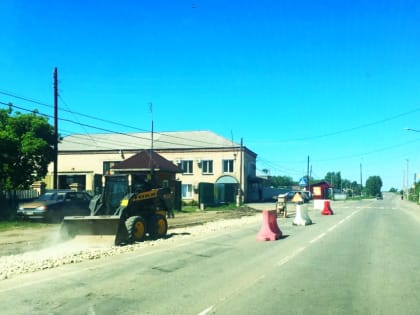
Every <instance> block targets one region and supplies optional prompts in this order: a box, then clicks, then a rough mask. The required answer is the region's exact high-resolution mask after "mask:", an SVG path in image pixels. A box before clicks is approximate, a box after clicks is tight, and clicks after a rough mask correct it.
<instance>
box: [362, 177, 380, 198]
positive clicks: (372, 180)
mask: <svg viewBox="0 0 420 315" xmlns="http://www.w3.org/2000/svg"><path fill="white" fill-rule="evenodd" d="M381 189H382V179H381V177H380V176H370V177H368V179H367V180H366V185H365V191H366V195H368V196H376V195H377V194H378V193H380V192H381Z"/></svg>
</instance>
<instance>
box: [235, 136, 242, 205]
mask: <svg viewBox="0 0 420 315" xmlns="http://www.w3.org/2000/svg"><path fill="white" fill-rule="evenodd" d="M242 150H243V138H241V147H240V150H239V187H238V194H237V196H236V206H237V207H239V206H240V205H241V204H242V176H243V175H242V165H243V154H242Z"/></svg>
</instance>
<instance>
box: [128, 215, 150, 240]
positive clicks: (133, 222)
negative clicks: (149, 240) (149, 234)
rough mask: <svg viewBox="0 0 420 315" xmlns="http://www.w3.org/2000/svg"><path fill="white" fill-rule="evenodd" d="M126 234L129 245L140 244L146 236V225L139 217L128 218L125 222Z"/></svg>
mask: <svg viewBox="0 0 420 315" xmlns="http://www.w3.org/2000/svg"><path fill="white" fill-rule="evenodd" d="M125 226H126V228H127V232H128V241H129V242H130V243H134V242H142V241H144V237H145V235H146V224H145V222H144V219H143V218H142V217H140V216H134V217H129V218H128V219H127V220H126V221H125Z"/></svg>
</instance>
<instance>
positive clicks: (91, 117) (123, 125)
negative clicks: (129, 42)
mask: <svg viewBox="0 0 420 315" xmlns="http://www.w3.org/2000/svg"><path fill="white" fill-rule="evenodd" d="M0 94H4V95H7V96H11V97H14V98H17V99H20V100H24V101H27V102H31V103H34V104H38V105H42V106H46V107H49V108H53V106H52V105H49V104H46V103H42V102H39V101H36V100H32V99H30V98H27V97H22V96H18V95H16V94H13V93H11V92H6V91H2V90H0ZM59 97H60V100H61V101H63V103H64V104H65V105H66V106H67V107H69V106H68V105H67V103H66V102H65V101H64V99H63V97H62V96H61V95H59ZM60 110H61V111H63V112H66V113H70V114H72V115H77V116H81V117H85V118H88V119H93V120H96V121H100V122H104V123H108V124H112V125H116V126H119V127H124V128H129V129H132V130H137V131H140V132H150V130H147V129H142V128H138V127H133V126H130V125H126V124H122V123H119V122H115V121H111V120H108V119H103V118H99V117H94V116H91V115H87V114H83V113H79V112H75V111H72V110H70V109H60ZM60 120H63V119H60ZM76 124H79V125H80V126H83V125H85V126H89V125H87V124H82V123H80V122H77V123H76ZM95 129H98V130H101V129H99V128H95ZM102 131H103V130H102ZM110 132H113V133H118V132H114V131H110ZM154 133H155V134H164V135H165V136H166V137H168V138H174V139H180V140H188V141H192V142H196V143H203V144H212V145H214V144H215V143H211V142H206V141H201V140H195V139H190V138H188V139H187V138H182V137H179V136H175V135H168V134H166V133H163V132H154ZM161 142H163V141H161ZM169 143H170V142H169Z"/></svg>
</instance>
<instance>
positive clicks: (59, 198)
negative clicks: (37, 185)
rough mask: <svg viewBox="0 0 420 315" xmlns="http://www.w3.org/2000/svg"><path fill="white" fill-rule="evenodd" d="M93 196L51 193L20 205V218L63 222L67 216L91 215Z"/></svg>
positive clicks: (68, 191) (18, 213)
mask: <svg viewBox="0 0 420 315" xmlns="http://www.w3.org/2000/svg"><path fill="white" fill-rule="evenodd" d="M90 199H91V196H90V195H89V194H88V193H86V192H80V191H77V192H76V191H70V190H64V191H60V190H58V191H49V192H46V193H45V194H43V195H41V196H40V197H39V198H37V199H35V200H34V201H32V202H27V203H23V204H20V205H19V209H18V211H17V215H18V217H20V218H22V219H33V220H43V221H49V222H57V221H61V220H62V219H63V218H64V217H65V216H73V215H89V213H90V210H89V203H90Z"/></svg>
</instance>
